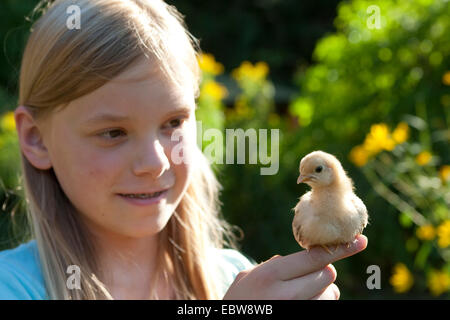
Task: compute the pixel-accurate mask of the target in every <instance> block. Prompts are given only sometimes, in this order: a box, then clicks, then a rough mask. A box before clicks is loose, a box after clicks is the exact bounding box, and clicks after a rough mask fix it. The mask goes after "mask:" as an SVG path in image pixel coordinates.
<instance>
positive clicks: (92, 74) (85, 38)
mask: <svg viewBox="0 0 450 320" xmlns="http://www.w3.org/2000/svg"><path fill="white" fill-rule="evenodd" d="M74 4H75V5H78V6H79V7H80V8H81V18H82V20H81V29H79V30H78V29H74V30H70V29H69V28H67V26H66V19H67V17H68V15H67V13H66V10H67V8H68V6H69V5H74ZM34 13H42V16H41V17H40V18H39V19H38V20H37V21H36V22H35V23H34V24H33V26H32V31H31V35H30V37H29V39H28V42H27V45H26V48H25V51H24V56H23V60H22V66H21V73H20V89H19V90H20V92H19V105H24V106H26V107H28V108H29V109H30V111H31V113H32V115H33V117H35V118H36V119H41V118H42V117H45V115H47V114H49V113H50V112H52V111H54V110H55V108H57V107H64V106H66V105H67V104H68V103H69V102H70V101H72V100H74V99H77V98H79V97H81V96H83V95H85V94H88V93H90V92H92V91H94V90H95V89H97V88H99V87H101V86H103V85H104V84H105V83H106V82H108V81H109V80H111V79H113V78H114V77H116V76H118V75H119V74H120V73H122V72H123V71H125V70H126V69H127V68H129V67H130V66H132V65H133V64H134V63H136V62H137V61H138V60H139V59H140V58H142V57H144V56H145V57H147V58H148V59H150V60H151V61H152V62H154V63H155V66H158V67H160V68H161V69H162V71H164V73H165V74H166V75H167V76H168V77H170V78H171V79H173V80H175V81H176V80H179V79H180V73H181V72H182V73H183V75H184V76H185V74H184V73H185V72H186V71H188V72H189V73H190V74H189V75H190V78H191V79H192V84H193V88H192V89H193V90H194V91H195V92H196V95H197V94H198V90H199V89H198V87H199V81H200V77H201V73H200V70H199V67H198V63H197V60H196V56H197V52H196V48H197V42H196V40H195V39H194V38H193V37H192V36H191V35H190V34H189V33H188V32H187V31H186V28H185V26H184V23H183V19H182V16H181V15H180V14H179V13H178V12H177V10H176V9H175V8H174V7H172V6H169V5H167V4H165V3H164V2H163V1H160V0H70V1H69V0H67V1H65V0H56V1H48V0H47V1H41V2H40V3H39V4H38V6H37V7H36V8H35V10H34ZM174 45H176V46H177V48H180V47H182V49H183V50H182V51H181V52H180V50H177V51H175V52H176V54H177V55H181V56H177V57H175V56H174V50H173V49H174V47H173V46H174ZM180 68H184V69H183V70H181V69H180ZM197 155H198V159H197V164H198V165H197V166H196V168H197V170H195V171H194V173H193V176H192V179H191V180H190V184H189V186H188V188H187V190H186V192H185V194H184V195H183V198H182V200H181V202H180V204H179V206H178V207H177V209H176V210H175V212H174V214H173V215H172V217H171V218H170V220H169V222H168V224H167V226H166V227H165V228H164V229H163V231H162V232H161V233H160V236H159V241H160V245H159V250H158V262H159V263H158V264H157V265H158V267H157V271H156V273H155V274H158V275H160V274H161V273H162V274H164V275H165V276H166V277H169V275H167V273H170V276H171V278H170V279H171V285H172V286H173V288H175V294H176V298H177V299H217V298H220V292H219V288H220V284H219V283H218V280H219V279H218V278H217V277H216V276H215V272H217V270H215V267H214V266H213V265H212V263H210V261H209V260H211V259H208V250H209V249H210V248H211V247H216V248H222V247H223V246H224V245H228V246H231V247H235V242H234V241H235V239H236V238H235V237H234V233H233V232H232V228H231V226H230V225H229V224H227V223H226V222H225V221H224V220H223V219H221V217H220V205H221V203H220V201H219V192H220V190H221V185H220V184H219V182H218V181H217V179H216V177H215V175H214V172H213V171H212V169H211V168H210V165H209V162H208V160H207V159H206V158H205V157H204V155H203V154H202V152H201V151H200V150H199V149H198V150H197ZM22 169H23V175H24V176H23V181H24V189H25V196H26V202H27V204H28V215H29V220H30V224H31V227H32V233H33V236H34V237H35V239H36V242H37V246H38V251H39V256H40V263H41V269H42V272H43V277H44V280H45V284H46V289H47V294H48V296H49V298H50V299H112V297H111V295H110V294H109V292H108V290H107V289H106V287H105V285H104V284H103V283H102V282H101V280H100V279H101V270H99V263H98V261H96V256H97V255H96V246H95V243H93V241H92V237H91V235H90V234H89V231H88V229H87V228H86V226H85V225H83V223H82V221H81V219H80V217H79V213H78V212H77V211H76V209H75V208H74V206H73V205H72V203H71V202H70V200H69V199H68V198H67V197H66V195H65V194H64V192H63V190H62V188H61V186H60V184H59V182H58V180H57V178H56V176H55V173H54V172H53V169H49V170H40V169H37V168H35V167H34V166H33V165H31V163H30V162H29V161H28V160H27V158H26V157H25V156H24V155H23V153H22ZM69 265H77V266H79V267H80V269H81V279H80V280H81V287H82V290H69V289H67V287H66V281H67V276H68V275H67V274H66V270H67V267H68V266H69ZM153 279H154V280H155V279H158V277H157V276H154V277H153ZM152 287H153V286H152ZM149 298H158V297H157V296H156V294H155V293H154V292H153V293H152V295H151V296H149Z"/></svg>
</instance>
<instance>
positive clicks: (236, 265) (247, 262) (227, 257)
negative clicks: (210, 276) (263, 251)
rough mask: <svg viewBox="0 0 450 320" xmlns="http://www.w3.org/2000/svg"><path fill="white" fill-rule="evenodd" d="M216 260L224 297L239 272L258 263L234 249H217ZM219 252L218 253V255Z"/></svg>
mask: <svg viewBox="0 0 450 320" xmlns="http://www.w3.org/2000/svg"><path fill="white" fill-rule="evenodd" d="M216 250H217V251H216V257H215V259H216V260H215V262H216V264H217V266H218V270H219V272H218V277H220V284H221V292H222V297H223V296H224V295H225V293H226V292H227V290H228V288H229V287H230V285H231V284H232V283H233V281H234V279H235V278H236V276H237V275H238V273H239V272H241V271H243V270H248V269H251V268H253V267H254V266H255V265H256V262H255V261H253V260H252V259H251V258H247V257H246V256H244V255H243V254H242V253H240V252H239V251H237V250H233V249H216ZM217 253H218V255H217Z"/></svg>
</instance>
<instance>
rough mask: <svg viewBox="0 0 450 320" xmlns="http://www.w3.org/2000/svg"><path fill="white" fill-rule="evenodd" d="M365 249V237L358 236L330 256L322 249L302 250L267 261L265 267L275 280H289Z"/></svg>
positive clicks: (340, 246)
mask: <svg viewBox="0 0 450 320" xmlns="http://www.w3.org/2000/svg"><path fill="white" fill-rule="evenodd" d="M366 247H367V237H366V236H364V235H358V236H357V237H356V238H355V240H354V241H353V242H351V243H350V246H349V247H348V248H347V246H346V245H339V246H338V247H337V249H336V250H335V251H334V252H332V254H330V253H328V252H326V251H325V250H324V249H323V248H320V247H314V248H311V250H309V252H307V251H306V250H303V251H300V252H296V253H293V254H290V255H288V256H284V257H278V258H276V259H272V260H270V261H267V263H266V264H267V265H266V266H265V267H266V268H268V270H270V271H268V270H267V271H268V272H274V274H275V277H276V278H277V279H280V280H289V279H294V278H298V277H300V276H303V275H305V274H308V273H311V272H315V271H318V270H321V269H323V268H325V267H326V266H327V265H329V264H330V263H333V262H335V261H337V260H340V259H344V258H346V257H349V256H352V255H354V254H356V253H358V252H360V251H362V250H364V249H365V248H366Z"/></svg>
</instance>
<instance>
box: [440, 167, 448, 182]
mask: <svg viewBox="0 0 450 320" xmlns="http://www.w3.org/2000/svg"><path fill="white" fill-rule="evenodd" d="M439 175H440V176H441V180H442V182H447V181H449V180H450V166H449V165H445V166H442V167H441V169H440V170H439Z"/></svg>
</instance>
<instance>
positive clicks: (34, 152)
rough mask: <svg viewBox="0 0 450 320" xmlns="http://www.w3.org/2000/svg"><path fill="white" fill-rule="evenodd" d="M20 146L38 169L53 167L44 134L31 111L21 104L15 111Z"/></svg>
mask: <svg viewBox="0 0 450 320" xmlns="http://www.w3.org/2000/svg"><path fill="white" fill-rule="evenodd" d="M14 118H15V121H16V128H17V134H18V136H19V143H20V148H21V149H22V152H23V154H24V156H25V157H26V158H27V159H28V161H30V163H31V164H32V165H33V166H34V167H36V168H37V169H41V170H47V169H50V168H51V167H52V163H51V160H50V154H49V152H48V150H47V148H46V147H45V145H44V143H43V139H42V138H43V136H42V132H41V130H40V128H39V127H38V125H37V123H36V120H35V119H34V118H33V116H32V115H31V113H30V111H29V110H28V109H27V108H26V107H24V106H19V107H17V109H16V110H15V111H14Z"/></svg>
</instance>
